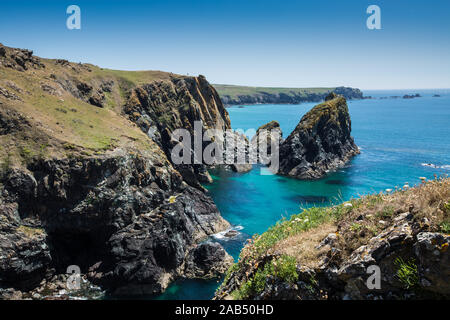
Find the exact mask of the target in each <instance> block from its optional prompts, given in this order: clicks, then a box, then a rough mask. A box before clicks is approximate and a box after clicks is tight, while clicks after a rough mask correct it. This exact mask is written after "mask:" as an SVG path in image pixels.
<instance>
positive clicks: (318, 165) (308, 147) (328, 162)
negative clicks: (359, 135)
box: [279, 93, 359, 179]
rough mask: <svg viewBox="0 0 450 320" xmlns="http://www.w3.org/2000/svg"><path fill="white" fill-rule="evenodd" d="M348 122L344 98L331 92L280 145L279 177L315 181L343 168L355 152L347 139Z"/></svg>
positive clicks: (350, 140) (353, 146)
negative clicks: (284, 176) (285, 176)
mask: <svg viewBox="0 0 450 320" xmlns="http://www.w3.org/2000/svg"><path fill="white" fill-rule="evenodd" d="M350 132H351V121H350V115H349V113H348V107H347V103H346V101H345V98H343V97H339V96H337V95H336V94H334V93H331V94H330V95H329V96H328V97H327V99H326V101H325V102H324V103H322V104H319V105H317V106H315V107H314V108H313V109H311V110H310V111H309V112H308V113H307V114H305V115H304V116H303V117H302V119H301V120H300V122H299V124H298V125H297V127H296V128H295V129H294V131H293V132H292V133H291V134H290V135H289V136H288V137H287V138H286V140H285V141H284V142H283V143H282V144H281V145H280V170H279V173H280V174H282V175H287V176H291V177H294V178H298V179H316V178H320V177H322V176H323V175H324V174H326V173H327V172H328V171H331V170H335V169H336V168H338V167H341V166H343V165H344V164H345V163H346V162H347V161H348V160H349V159H350V158H351V157H352V156H354V155H356V154H358V153H359V150H358V147H357V146H356V145H355V143H354V141H353V138H352V137H351V136H350Z"/></svg>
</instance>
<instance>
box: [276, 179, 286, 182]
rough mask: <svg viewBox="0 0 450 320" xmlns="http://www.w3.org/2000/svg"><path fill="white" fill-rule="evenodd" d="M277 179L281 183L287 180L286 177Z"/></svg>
mask: <svg viewBox="0 0 450 320" xmlns="http://www.w3.org/2000/svg"><path fill="white" fill-rule="evenodd" d="M277 181H278V182H281V183H286V182H287V180H286V179H283V178H278V179H277Z"/></svg>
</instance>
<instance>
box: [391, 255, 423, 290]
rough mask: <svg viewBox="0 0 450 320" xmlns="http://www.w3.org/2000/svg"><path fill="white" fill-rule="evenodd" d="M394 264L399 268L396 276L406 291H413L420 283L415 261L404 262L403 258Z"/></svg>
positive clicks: (396, 260)
mask: <svg viewBox="0 0 450 320" xmlns="http://www.w3.org/2000/svg"><path fill="white" fill-rule="evenodd" d="M394 263H395V265H396V266H397V273H396V276H397V278H398V280H399V281H400V282H401V283H402V285H403V286H404V287H405V289H411V288H413V287H415V286H417V284H418V283H419V273H418V270H417V264H416V263H415V261H414V260H413V259H411V260H408V261H404V260H403V259H402V258H397V259H395V261H394Z"/></svg>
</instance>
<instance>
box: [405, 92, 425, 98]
mask: <svg viewBox="0 0 450 320" xmlns="http://www.w3.org/2000/svg"><path fill="white" fill-rule="evenodd" d="M420 97H421V95H420V94H418V93H416V94H411V95H409V94H405V95H404V96H403V99H414V98H420Z"/></svg>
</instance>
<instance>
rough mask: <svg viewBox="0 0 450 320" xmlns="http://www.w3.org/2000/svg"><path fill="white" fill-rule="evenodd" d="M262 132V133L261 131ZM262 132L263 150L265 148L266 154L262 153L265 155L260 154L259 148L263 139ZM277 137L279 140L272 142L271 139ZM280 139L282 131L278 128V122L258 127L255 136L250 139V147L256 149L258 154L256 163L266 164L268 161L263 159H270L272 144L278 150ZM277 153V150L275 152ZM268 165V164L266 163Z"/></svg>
mask: <svg viewBox="0 0 450 320" xmlns="http://www.w3.org/2000/svg"><path fill="white" fill-rule="evenodd" d="M263 130H264V131H263ZM262 132H265V133H264V134H265V135H266V136H265V139H266V141H265V148H266V152H264V153H265V154H264V155H263V154H262V153H263V152H262V151H261V152H260V150H259V147H260V144H261V143H264V142H261V141H260V140H261V139H263V137H262V136H263V135H262ZM275 137H278V138H279V140H278V141H272V139H273V138H275ZM282 138H283V131H282V130H281V128H280V124H279V123H278V121H270V122H268V123H266V124H264V125H262V126H260V127H259V128H258V130H256V134H255V136H254V137H253V138H252V141H251V143H252V147H253V148H256V151H257V154H258V161H260V162H263V163H264V162H268V159H265V158H264V157H265V156H266V155H267V157H269V158H270V156H271V155H272V144H274V145H275V146H276V148H277V149H279V146H280V144H281V143H282ZM274 151H275V150H274ZM277 151H279V150H277ZM266 164H268V163H266Z"/></svg>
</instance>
